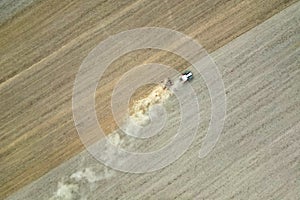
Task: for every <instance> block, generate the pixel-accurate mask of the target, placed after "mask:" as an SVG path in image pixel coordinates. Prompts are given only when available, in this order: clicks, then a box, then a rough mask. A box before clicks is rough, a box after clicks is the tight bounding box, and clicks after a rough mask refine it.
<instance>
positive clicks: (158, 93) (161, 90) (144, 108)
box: [129, 84, 173, 126]
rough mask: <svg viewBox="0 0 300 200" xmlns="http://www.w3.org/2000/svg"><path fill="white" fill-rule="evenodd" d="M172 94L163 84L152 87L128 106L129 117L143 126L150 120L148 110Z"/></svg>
mask: <svg viewBox="0 0 300 200" xmlns="http://www.w3.org/2000/svg"><path fill="white" fill-rule="evenodd" d="M172 95H173V92H172V90H171V88H167V87H165V86H164V85H163V84H162V85H158V86H156V87H154V89H153V90H152V92H151V93H150V94H149V95H148V96H147V97H146V98H143V99H140V100H138V101H136V102H134V104H133V106H132V107H131V108H130V111H129V113H130V118H131V119H132V120H134V121H135V122H136V123H137V124H138V125H141V126H144V125H146V124H148V123H149V122H150V116H149V110H150V109H151V107H153V106H154V105H157V104H163V103H164V102H165V101H166V100H167V99H168V98H169V97H170V96H172Z"/></svg>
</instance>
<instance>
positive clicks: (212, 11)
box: [0, 0, 300, 199]
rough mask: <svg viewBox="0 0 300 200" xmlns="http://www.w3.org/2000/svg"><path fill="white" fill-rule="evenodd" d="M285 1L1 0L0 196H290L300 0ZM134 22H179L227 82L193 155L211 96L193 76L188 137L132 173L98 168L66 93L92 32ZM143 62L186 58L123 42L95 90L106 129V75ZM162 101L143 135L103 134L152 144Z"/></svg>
mask: <svg viewBox="0 0 300 200" xmlns="http://www.w3.org/2000/svg"><path fill="white" fill-rule="evenodd" d="M295 2H296V1H283V0H282V1H279V0H278V1H276V0H269V1H254V0H253V1H251V0H245V1H217V0H214V1H209V2H199V3H195V1H186V2H181V3H179V2H176V1H165V2H161V1H136V2H133V1H132V2H131V1H89V2H86V1H76V2H75V1H51V2H49V1H45V2H36V3H32V4H30V6H29V7H26V5H27V3H21V1H20V8H18V9H19V10H20V11H18V9H17V7H18V6H17V7H16V5H15V4H13V3H12V4H9V3H7V2H5V1H3V2H2V3H1V4H0V5H1V7H0V11H1V16H3V18H5V20H6V22H5V21H4V22H2V21H1V26H0V46H1V48H0V56H1V59H0V69H1V74H0V112H1V116H0V130H1V134H0V145H1V149H0V177H1V180H0V198H1V199H2V198H3V199H4V198H6V197H8V199H49V198H52V199H115V198H120V199H142V198H152V199H161V198H162V199H174V198H178V199H191V198H195V199H231V198H234V199H297V198H298V197H299V192H298V191H300V183H299V179H300V178H299V177H300V163H299V157H300V148H299V144H300V135H299V132H300V111H299V110H300V109H299V107H300V74H299V69H300V68H299V65H300V63H299V57H300V55H299V54H300V52H299V50H300V49H299V47H300V28H299V24H300V14H299V10H300V3H299V2H296V3H295ZM23 7H24V8H25V9H23ZM8 11H9V12H8ZM280 11H281V12H280ZM10 13H16V15H15V17H11V15H12V14H10ZM13 15H14V14H13ZM1 18H2V17H1ZM143 26H159V27H166V28H171V29H174V30H178V31H181V32H183V33H185V34H187V35H189V36H191V37H193V38H195V39H196V40H197V41H198V42H199V43H201V44H202V45H203V46H204V47H205V48H206V49H207V50H208V52H210V53H211V56H212V58H213V59H214V60H215V62H216V63H217V65H218V67H219V70H220V72H221V74H222V77H223V81H224V84H225V89H226V95H227V118H226V122H225V127H224V131H223V133H222V135H221V137H220V139H219V142H218V144H217V146H216V147H215V149H214V150H213V151H212V152H211V153H210V154H209V155H208V156H207V157H205V158H204V159H199V158H198V157H197V156H198V152H199V149H200V147H201V142H202V141H203V137H204V136H205V133H206V131H207V128H208V123H209V119H210V118H209V117H210V98H209V94H208V91H207V88H206V86H205V83H204V82H203V80H202V79H201V78H200V77H199V76H198V77H196V78H195V80H194V81H193V82H192V86H193V87H194V89H195V90H197V91H198V95H199V98H200V99H201V101H200V102H201V105H200V106H201V109H202V110H201V113H200V114H201V122H200V123H201V124H200V129H199V131H198V134H197V136H196V138H195V140H194V142H193V144H192V146H191V147H190V148H189V149H188V151H187V152H186V153H185V154H184V155H183V156H182V157H181V158H180V159H178V160H177V161H176V162H174V163H173V164H172V165H170V166H168V167H166V168H164V169H162V170H159V171H156V172H152V173H147V174H139V175H137V174H126V173H121V172H117V171H114V170H112V169H110V168H106V167H105V166H104V165H102V164H101V163H99V162H97V161H96V160H94V159H93V158H92V157H91V155H90V154H88V153H87V152H86V151H85V150H84V148H83V145H82V144H81V142H80V140H79V137H78V135H77V132H76V129H75V126H74V122H73V118H72V110H71V95H72V87H73V83H74V80H75V75H76V73H77V71H78V69H79V66H80V64H81V62H82V60H83V59H84V57H85V56H86V55H87V54H88V53H89V52H90V51H91V50H92V49H93V48H94V47H95V46H96V45H97V44H98V43H99V42H100V41H102V40H104V39H105V38H107V37H108V36H109V35H111V34H115V33H118V32H121V31H124V30H128V29H132V28H137V27H143ZM250 29H251V30H250ZM147 62H160V63H163V64H168V65H170V66H174V68H176V69H182V68H184V66H188V65H187V63H186V62H185V61H184V60H182V59H180V58H178V57H176V56H175V55H171V54H170V53H166V52H161V51H155V50H144V51H137V52H133V53H130V54H128V55H126V56H124V57H122V58H120V59H119V60H117V61H116V62H114V63H113V65H112V66H111V68H110V69H109V71H108V72H107V75H108V76H107V78H104V79H103V80H101V82H100V83H99V87H98V89H97V96H96V100H97V101H96V102H97V103H96V109H97V112H98V118H99V120H100V123H101V125H103V127H104V129H105V131H106V133H111V132H113V131H114V130H116V126H115V124H114V122H113V119H112V117H111V116H110V107H109V105H110V102H109V100H110V94H111V91H112V88H113V86H114V84H115V83H116V82H117V80H118V79H119V78H120V76H121V75H122V74H124V72H126V71H127V70H129V69H131V68H132V67H133V66H135V65H137V64H142V63H147ZM136 96H144V94H143V92H140V93H138V94H137V95H136ZM165 106H166V107H167V108H168V110H169V111H170V116H171V118H170V121H168V123H167V124H166V129H165V130H164V133H163V134H162V135H160V136H159V137H157V138H154V139H153V141H149V142H148V143H139V142H135V141H131V140H129V139H127V138H123V137H122V136H121V133H120V131H118V130H116V131H115V132H114V133H112V135H110V137H111V138H113V139H114V141H115V142H116V143H117V144H120V141H123V142H121V143H122V145H123V146H124V147H125V148H129V149H130V148H133V149H134V150H140V151H143V150H145V149H156V148H158V147H160V146H161V145H163V144H164V143H165V142H166V141H168V140H169V139H170V137H171V136H172V134H173V133H174V131H175V129H176V126H177V125H178V121H179V117H178V113H177V107H178V105H177V104H176V101H175V100H174V99H172V98H171V99H169V101H167V102H166V105H165ZM191 109H193V108H191ZM118 135H120V136H118ZM119 137H121V138H119ZM70 158H71V159H70ZM69 159H70V160H69ZM24 186H25V187H24Z"/></svg>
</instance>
